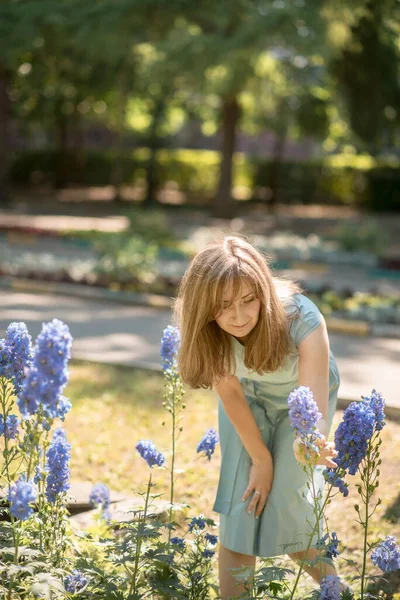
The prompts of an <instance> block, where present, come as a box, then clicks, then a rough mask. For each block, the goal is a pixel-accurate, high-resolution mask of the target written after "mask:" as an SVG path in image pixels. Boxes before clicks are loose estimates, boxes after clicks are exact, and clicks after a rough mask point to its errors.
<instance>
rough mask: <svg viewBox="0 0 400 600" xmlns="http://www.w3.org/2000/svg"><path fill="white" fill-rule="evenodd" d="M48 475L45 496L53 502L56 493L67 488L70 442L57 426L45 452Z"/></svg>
mask: <svg viewBox="0 0 400 600" xmlns="http://www.w3.org/2000/svg"><path fill="white" fill-rule="evenodd" d="M46 457H47V464H46V468H47V469H48V477H47V481H46V496H47V499H48V500H49V502H51V503H52V504H54V503H55V501H56V499H57V495H58V494H60V493H62V492H66V491H68V490H69V487H70V483H69V478H70V471H69V459H70V458H71V444H69V443H68V442H67V438H66V437H65V432H64V431H63V429H61V428H58V429H56V430H55V431H54V434H53V439H52V442H51V444H50V446H49V449H48V451H47V454H46Z"/></svg>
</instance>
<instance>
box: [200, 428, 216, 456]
mask: <svg viewBox="0 0 400 600" xmlns="http://www.w3.org/2000/svg"><path fill="white" fill-rule="evenodd" d="M218 441H219V438H218V434H217V432H216V431H215V429H208V430H207V431H206V433H205V434H204V436H203V437H202V438H201V440H200V442H199V444H198V445H197V452H204V453H205V454H206V456H207V458H208V460H211V456H212V455H213V454H214V450H215V446H216V445H217V444H218Z"/></svg>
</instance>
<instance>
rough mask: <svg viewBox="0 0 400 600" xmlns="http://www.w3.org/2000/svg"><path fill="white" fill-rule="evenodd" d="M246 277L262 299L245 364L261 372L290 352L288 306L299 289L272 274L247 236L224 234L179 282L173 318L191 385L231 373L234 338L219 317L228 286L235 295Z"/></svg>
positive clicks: (184, 372) (184, 376) (204, 384)
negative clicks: (220, 322) (217, 319)
mask: <svg viewBox="0 0 400 600" xmlns="http://www.w3.org/2000/svg"><path fill="white" fill-rule="evenodd" d="M243 280H246V281H248V282H249V283H250V284H251V285H252V286H253V287H254V291H255V294H256V296H257V297H258V298H259V299H260V302H261V307H260V316H259V320H258V323H257V325H256V326H255V327H254V329H253V330H252V331H251V333H250V334H249V338H248V341H247V342H246V344H245V352H244V363H245V365H246V367H247V368H248V369H251V370H253V371H257V373H259V374H262V373H265V372H271V371H275V370H276V369H278V368H279V367H280V366H281V365H282V364H283V362H284V360H285V357H286V355H287V354H288V352H289V327H288V323H289V319H290V318H291V316H294V313H293V314H291V315H288V313H287V312H286V311H285V306H287V305H288V304H291V300H292V296H293V294H295V293H298V292H300V288H299V287H298V286H297V285H296V284H295V283H294V282H292V281H289V280H285V279H283V278H279V277H277V276H274V275H273V274H272V272H271V269H270V268H269V266H268V260H267V257H266V256H264V255H263V254H262V253H261V252H259V251H258V250H256V248H254V246H252V245H251V244H250V243H249V242H247V241H246V240H245V239H243V238H241V237H238V236H232V235H229V236H226V237H224V238H223V239H222V240H219V241H217V242H214V243H211V244H209V245H208V246H206V247H205V248H204V249H203V250H201V251H200V252H199V253H198V254H197V255H196V256H195V257H194V259H193V260H192V262H191V264H190V265H189V267H188V269H187V271H186V273H185V274H184V276H183V279H182V281H181V284H180V287H179V290H178V297H177V299H176V302H175V307H174V317H175V321H176V322H177V324H178V326H179V328H180V332H181V345H180V350H179V354H178V369H179V373H180V375H181V377H182V379H183V381H185V382H186V383H187V384H188V385H190V386H191V387H192V388H211V387H212V385H213V383H214V382H215V381H218V380H219V379H220V378H221V377H224V376H226V375H227V374H232V373H233V367H234V354H233V349H232V338H231V336H230V335H229V334H228V333H227V332H225V331H224V330H223V329H221V328H220V327H219V325H218V324H217V323H216V321H215V315H217V314H218V313H219V312H220V310H221V307H222V302H223V294H224V291H225V290H226V285H227V284H231V285H232V292H233V298H236V297H237V294H238V293H239V291H240V287H241V284H242V281H243Z"/></svg>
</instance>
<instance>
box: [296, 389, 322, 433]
mask: <svg viewBox="0 0 400 600" xmlns="http://www.w3.org/2000/svg"><path fill="white" fill-rule="evenodd" d="M288 404H289V419H290V423H291V426H292V428H293V429H294V431H295V433H296V435H297V436H298V437H300V438H301V439H305V438H307V436H309V435H310V434H313V435H315V436H316V437H319V436H318V432H317V423H318V421H319V420H320V419H321V417H322V414H321V413H320V411H319V410H318V406H317V403H316V402H315V400H314V397H313V393H312V391H311V389H310V388H309V387H306V386H304V385H301V386H299V387H298V388H296V389H295V390H293V392H291V393H290V394H289V396H288Z"/></svg>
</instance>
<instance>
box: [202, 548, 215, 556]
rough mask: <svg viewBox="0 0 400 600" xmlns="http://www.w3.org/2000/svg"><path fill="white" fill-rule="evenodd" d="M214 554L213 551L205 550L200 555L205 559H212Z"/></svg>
mask: <svg viewBox="0 0 400 600" xmlns="http://www.w3.org/2000/svg"><path fill="white" fill-rule="evenodd" d="M214 554H215V552H214V550H209V549H208V548H206V549H205V550H203V552H202V555H203V556H204V557H205V558H212V557H213V556H214Z"/></svg>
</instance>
